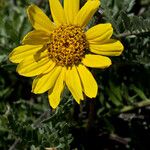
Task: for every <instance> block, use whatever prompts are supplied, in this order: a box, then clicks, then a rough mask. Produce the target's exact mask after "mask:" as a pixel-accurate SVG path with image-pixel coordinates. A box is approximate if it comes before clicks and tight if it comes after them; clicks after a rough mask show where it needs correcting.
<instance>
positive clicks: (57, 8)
mask: <svg viewBox="0 0 150 150" xmlns="http://www.w3.org/2000/svg"><path fill="white" fill-rule="evenodd" d="M49 4H50V10H51V13H52V17H53V20H54V22H55V23H56V25H58V26H59V25H62V24H66V23H67V21H66V18H65V11H64V9H63V7H62V5H61V3H60V1H59V0H49Z"/></svg>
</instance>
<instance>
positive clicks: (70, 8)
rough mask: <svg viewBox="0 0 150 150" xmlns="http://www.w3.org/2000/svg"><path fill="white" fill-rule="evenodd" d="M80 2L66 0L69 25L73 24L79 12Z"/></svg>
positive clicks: (65, 5) (65, 6)
mask: <svg viewBox="0 0 150 150" xmlns="http://www.w3.org/2000/svg"><path fill="white" fill-rule="evenodd" d="M79 3H80V1H79V0H64V11H65V16H66V20H67V23H68V24H72V23H73V21H74V18H75V16H76V15H77V13H78V11H79Z"/></svg>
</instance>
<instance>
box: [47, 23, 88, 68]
mask: <svg viewBox="0 0 150 150" xmlns="http://www.w3.org/2000/svg"><path fill="white" fill-rule="evenodd" d="M87 48H88V43H87V40H86V36H85V34H84V31H83V30H82V29H81V28H80V27H78V26H73V25H66V26H64V25H62V26H60V27H59V28H57V29H55V30H54V31H53V33H52V35H51V42H50V43H49V44H48V51H49V57H50V58H51V59H52V60H53V61H54V62H55V63H56V64H57V65H60V66H67V67H69V66H73V65H78V64H79V63H80V62H81V60H82V58H83V57H84V56H85V54H86V51H87Z"/></svg>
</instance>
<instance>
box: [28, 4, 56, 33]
mask: <svg viewBox="0 0 150 150" xmlns="http://www.w3.org/2000/svg"><path fill="white" fill-rule="evenodd" d="M27 14H28V17H29V20H30V22H31V24H32V26H33V27H34V28H35V29H36V30H43V31H46V32H48V33H51V32H52V31H53V30H54V28H55V26H54V24H53V23H52V21H51V20H50V19H49V18H48V17H47V16H46V15H45V14H44V12H43V11H42V10H41V9H40V8H39V7H37V6H36V5H30V6H29V7H28V9H27Z"/></svg>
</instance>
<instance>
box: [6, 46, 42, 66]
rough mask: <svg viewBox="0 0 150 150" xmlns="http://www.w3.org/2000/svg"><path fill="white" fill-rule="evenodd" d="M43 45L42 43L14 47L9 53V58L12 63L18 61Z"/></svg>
mask: <svg viewBox="0 0 150 150" xmlns="http://www.w3.org/2000/svg"><path fill="white" fill-rule="evenodd" d="M42 47H43V46H42V45H23V46H19V47H17V48H15V49H14V50H13V51H12V52H11V53H10V54H9V60H10V61H11V62H13V63H20V62H21V61H22V60H24V59H25V58H27V57H31V56H32V55H34V54H35V53H36V52H37V51H39V50H40V49H41V48H42Z"/></svg>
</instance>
